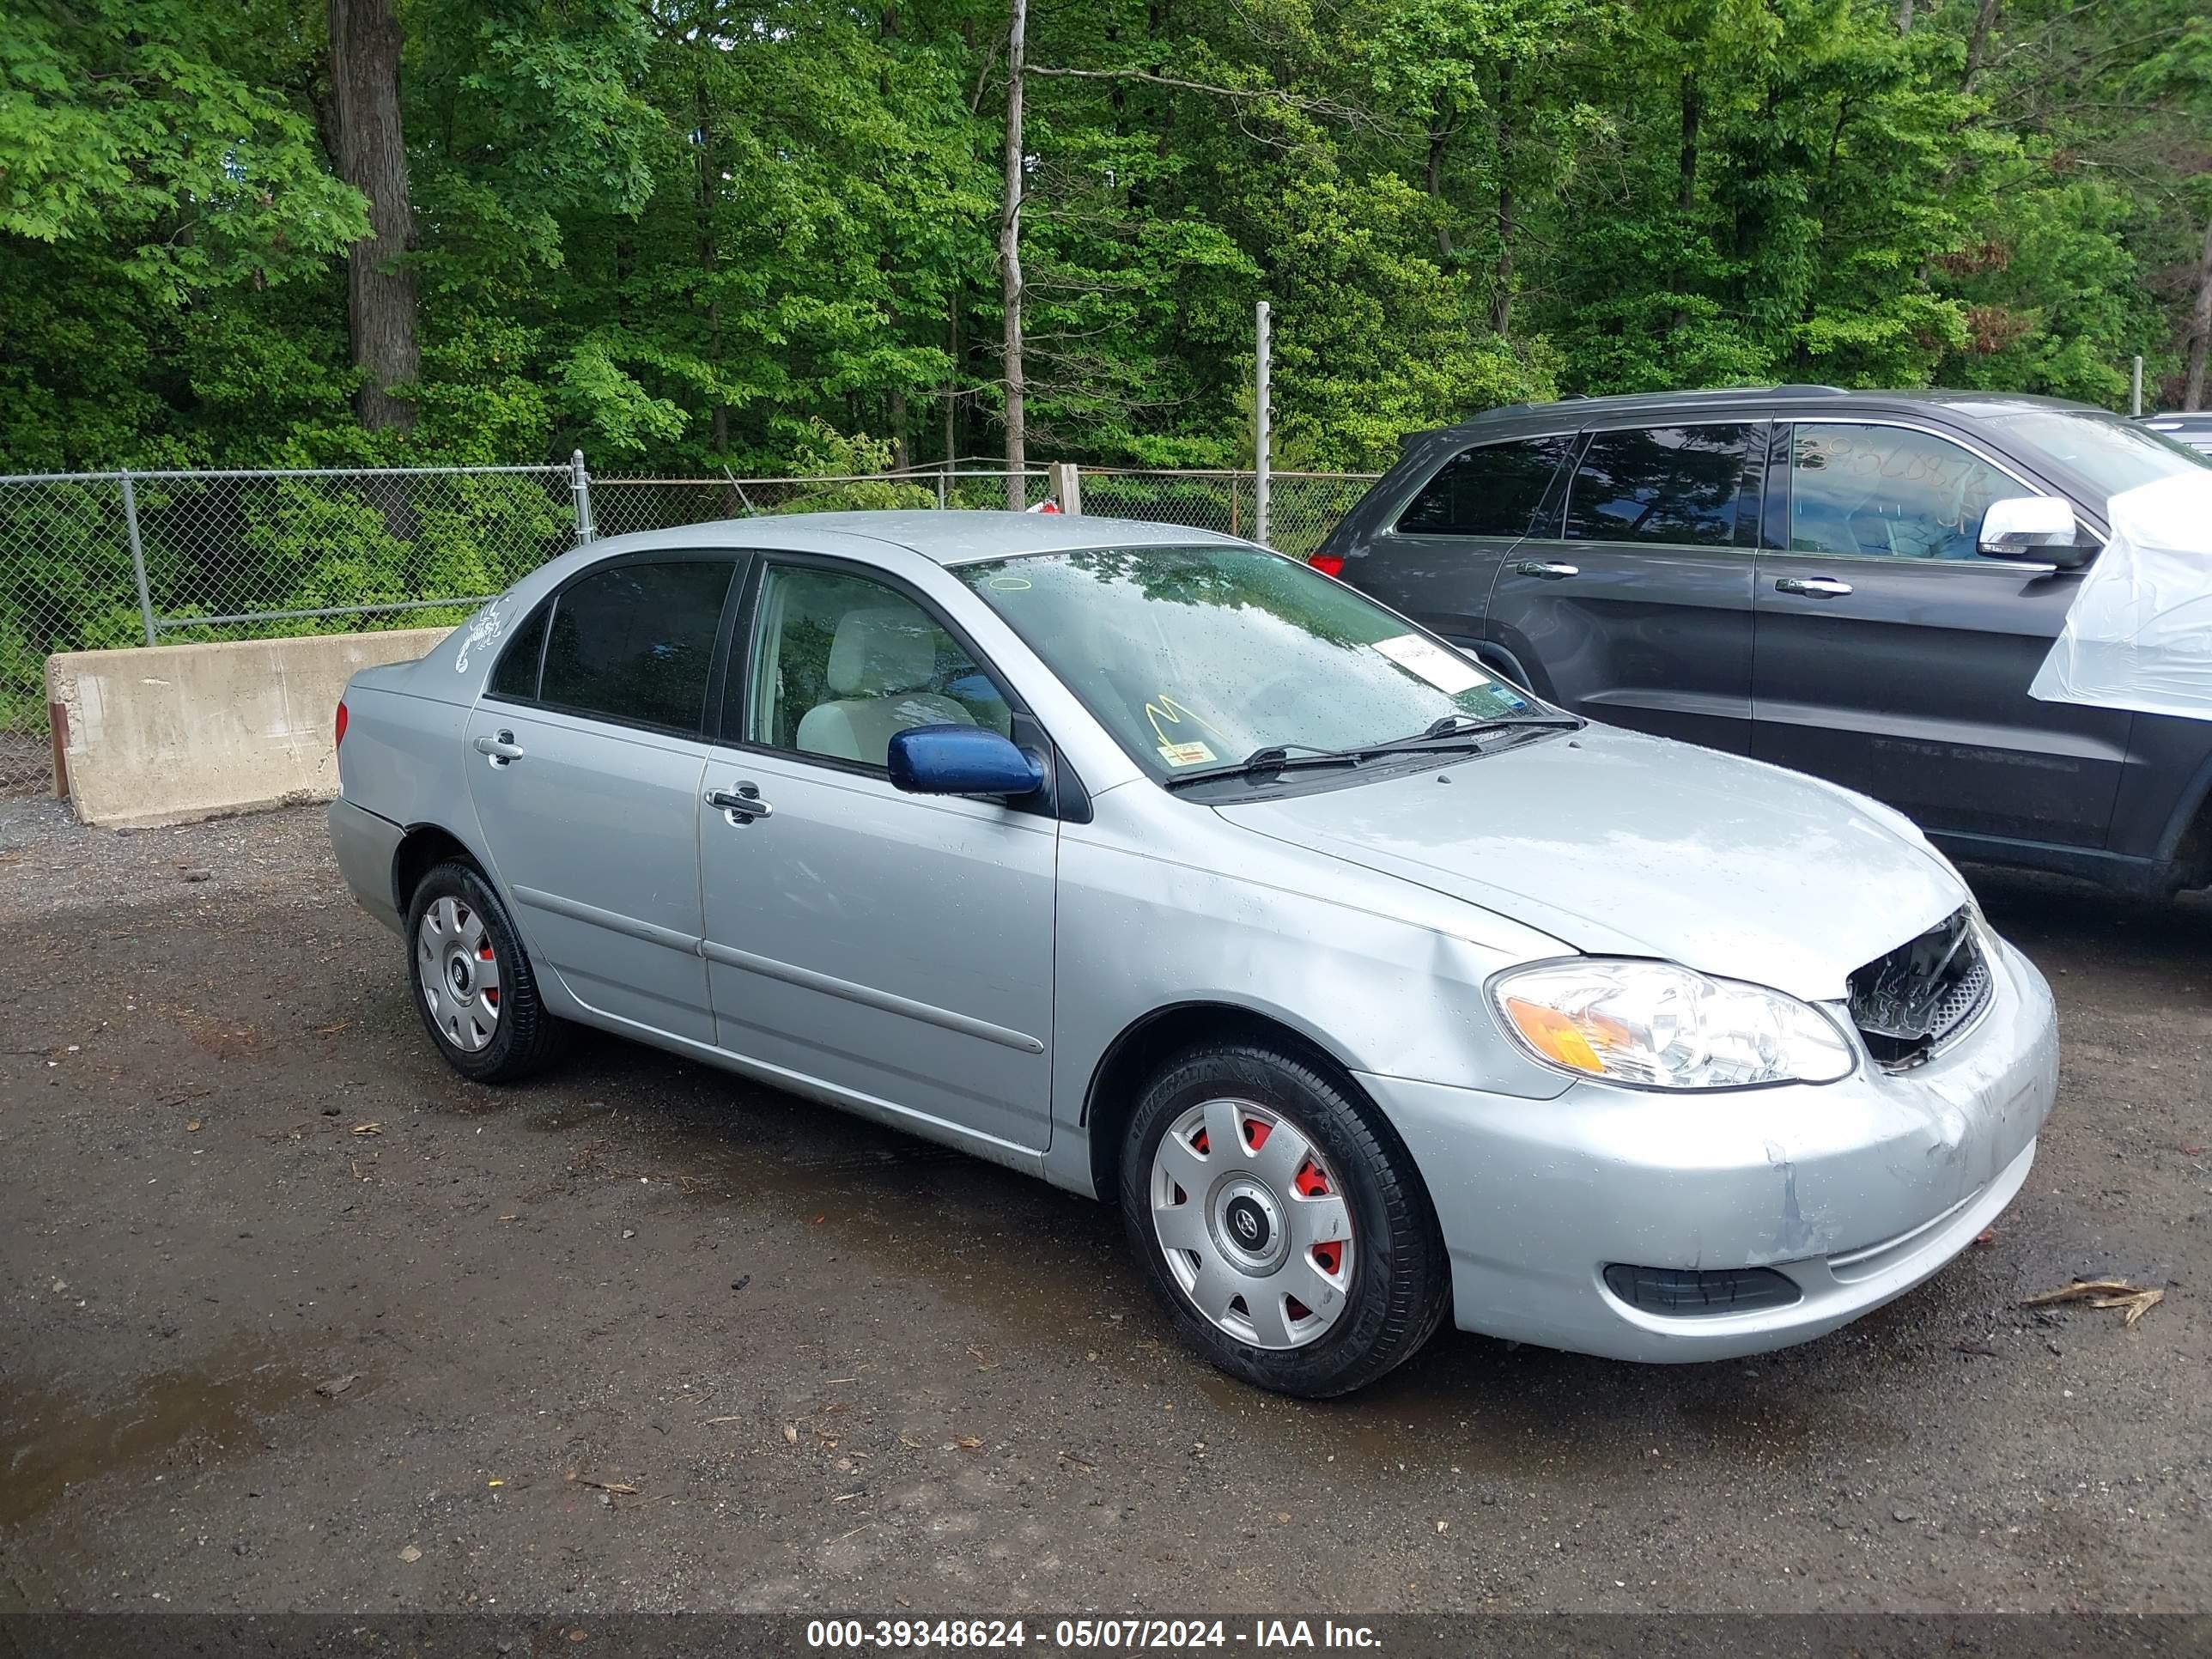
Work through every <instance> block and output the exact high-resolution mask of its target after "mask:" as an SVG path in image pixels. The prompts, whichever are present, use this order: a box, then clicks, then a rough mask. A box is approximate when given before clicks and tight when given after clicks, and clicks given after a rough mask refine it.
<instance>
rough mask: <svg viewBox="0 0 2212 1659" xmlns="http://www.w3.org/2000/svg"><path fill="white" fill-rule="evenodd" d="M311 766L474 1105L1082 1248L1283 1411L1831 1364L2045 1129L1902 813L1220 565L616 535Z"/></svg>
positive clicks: (2035, 982)
mask: <svg viewBox="0 0 2212 1659" xmlns="http://www.w3.org/2000/svg"><path fill="white" fill-rule="evenodd" d="M338 730H339V733H340V746H339V750H338V765H339V773H340V777H341V779H342V784H343V794H342V796H341V798H340V799H338V800H337V802H336V803H335V804H334V805H332V807H331V836H332V840H333V842H334V843H335V845H336V848H337V856H338V862H339V864H340V866H341V867H342V868H343V871H344V873H345V876H346V878H347V880H348V882H349V884H350V885H351V887H352V889H353V890H354V892H355V893H356V895H357V896H358V897H359V899H360V901H361V902H362V904H364V905H365V906H367V907H368V909H369V910H370V911H372V912H373V913H374V915H377V916H378V917H380V919H381V920H383V921H385V922H386V924H388V925H389V926H390V927H392V928H393V929H395V930H396V931H397V932H398V933H399V934H400V935H401V937H402V938H403V939H404V944H405V951H406V963H407V970H408V974H409V976H410V984H411V986H412V987H413V991H414V1000H415V1004H416V1008H417V1010H418V1012H420V1013H421V1015H422V1022H423V1024H424V1027H425V1029H426V1030H428V1033H429V1035H430V1037H431V1039H432V1041H433V1042H435V1043H436V1045H437V1046H438V1048H439V1050H440V1052H441V1053H442V1054H444V1055H445V1057H446V1059H447V1060H448V1061H450V1062H451V1063H452V1064H453V1066H454V1067H456V1068H457V1069H458V1070H459V1071H460V1072H461V1073H463V1074H464V1075H465V1076H467V1077H470V1078H472V1079H478V1080H480V1081H483V1082H485V1083H504V1082H507V1081H510V1080H513V1079H520V1078H522V1077H525V1076H526V1075H528V1074H529V1073H532V1072H533V1071H535V1070H537V1069H538V1068H539V1067H541V1066H544V1065H546V1064H547V1063H548V1062H550V1061H551V1060H553V1059H554V1058H555V1057H556V1055H557V1054H558V1053H559V1051H560V1049H561V1047H562V1040H563V1038H564V1036H566V1034H567V1033H568V1031H569V1030H571V1029H572V1028H573V1027H574V1026H576V1025H590V1026H595V1027H598V1028H599V1029H601V1030H608V1031H612V1032H617V1033H619V1034H621V1035H623V1036H629V1037H634V1038H636V1039H638V1040H639V1041H641V1042H649V1043H653V1044H655V1045H657V1046H659V1047H661V1048H666V1049H670V1050H671V1051H673V1052H675V1053H678V1054H686V1055H690V1056H692V1057H694V1058H696V1059H700V1060H706V1061H708V1062H710V1063H712V1064H714V1065H717V1066H725V1067H727V1068H728V1069H729V1070H731V1071H732V1072H736V1073H742V1074H744V1075H745V1076H747V1077H750V1078H752V1079H757V1080H759V1081H762V1082H764V1083H769V1084H773V1085H776V1086H778V1087H781V1088H784V1089H787V1090H791V1091H795V1092H797V1093H799V1094H801V1095H805V1096H808V1097H811V1098H813V1099H815V1100H817V1101H819V1102H822V1103H825V1104H827V1105H830V1106H835V1107H839V1108H842V1109H845V1110H847V1111H851V1112H856V1113H859V1114H860V1115H864V1116H867V1117H871V1118H874V1119H877V1120H878V1121H882V1122H884V1123H888V1124H891V1125H894V1126H896V1127H899V1128H902V1129H905V1130H908V1131H910V1132H912V1133H916V1134H921V1135H926V1136H928V1137H930V1138H932V1139H936V1140H940V1141H943V1142H945V1143H946V1144H948V1145H951V1146H957V1147H959V1148H962V1149H963V1150H964V1151H967V1152H972V1153H974V1154H975V1155H976V1156H978V1157H981V1158H989V1159H992V1160H994V1161H995V1162H998V1163H1001V1164H1007V1165H1010V1166H1012V1168H1015V1169H1018V1170H1025V1171H1027V1172H1029V1173H1030V1174H1033V1175H1037V1176H1042V1177H1044V1178H1045V1179H1046V1180H1048V1181H1050V1182H1054V1183H1055V1184H1057V1185H1060V1186H1062V1187H1066V1188H1070V1189H1071V1190H1073V1191H1076V1192H1079V1193H1085V1194H1095V1195H1097V1196H1098V1197H1100V1198H1103V1199H1107V1200H1110V1201H1114V1202H1117V1203H1118V1204H1119V1205H1120V1206H1121V1211H1122V1213H1123V1215H1124V1217H1125V1218H1126V1219H1127V1227H1128V1235H1129V1239H1130V1243H1131V1245H1132V1248H1133V1249H1134V1251H1135V1252H1136V1254H1137V1255H1138V1257H1139V1260H1140V1261H1142V1263H1143V1266H1144V1271H1145V1273H1146V1275H1147V1277H1148V1278H1149V1279H1151V1281H1152V1284H1153V1285H1154V1287H1155V1288H1156V1290H1157V1291H1158V1293H1159V1295H1160V1296H1161V1297H1162V1298H1163V1300H1164V1304H1165V1305H1166V1307H1167V1308H1168V1310H1169V1311H1170V1315H1171V1316H1172V1317H1173V1319H1174V1321H1175V1322H1176V1325H1177V1326H1178V1327H1179V1328H1181V1330H1182V1332H1183V1334H1185V1335H1186V1336H1187V1337H1188V1339H1189V1340H1190V1341H1191V1342H1192V1343H1193V1344H1194V1346H1196V1347H1197V1348H1198V1349H1199V1350H1200V1351H1201V1352H1203V1353H1204V1354H1205V1355H1206V1357H1207V1358H1210V1359H1211V1360H1212V1362H1213V1363H1214V1364H1218V1365H1219V1366H1221V1367H1222V1368H1224V1369H1225V1370H1229V1371H1231V1372H1233V1373H1234V1374H1236V1375H1237V1376H1242V1377H1244V1378H1246V1379H1249V1381H1251V1382H1253V1383H1258V1384H1260V1385H1261V1386H1264V1387H1267V1388H1271V1389H1282V1390H1285V1391H1287V1392H1291V1393H1295V1394H1302V1395H1334V1394H1340V1393H1343V1392H1346V1391H1347V1390H1349V1389H1356V1388H1358V1387H1359V1386H1361V1385H1362V1384H1364V1383H1368V1382H1370V1381H1372V1380H1373V1379H1374V1378H1376V1377H1377V1376H1381V1375H1382V1374H1383V1373H1384V1372H1385V1371H1387V1370H1389V1369H1390V1368H1391V1367H1392V1366H1394V1365H1396V1364H1400V1363H1401V1361H1403V1360H1404V1359H1405V1358H1407V1356H1409V1355H1410V1354H1412V1353H1413V1352H1415V1351H1416V1350H1418V1349H1419V1347H1420V1346H1421V1345H1422V1344H1423V1343H1424V1342H1425V1341H1426V1340H1428V1338H1429V1336H1430V1335H1431V1334H1432V1333H1433V1332H1434V1331H1435V1330H1436V1328H1437V1326H1438V1325H1439V1324H1440V1323H1441V1322H1443V1320H1444V1319H1445V1318H1446V1317H1447V1316H1449V1317H1450V1318H1451V1319H1452V1320H1453V1322H1455V1323H1456V1324H1457V1325H1459V1326H1460V1327H1461V1328H1463V1329H1466V1330H1471V1331H1483V1332H1488V1333H1490V1334H1494V1335H1497V1336H1502V1337H1510V1338H1515V1339H1518V1340H1526V1341H1534V1342H1540V1343H1545V1344H1549V1345H1552V1346H1557V1347H1561V1348H1568V1349H1574V1350H1578V1351H1581V1352H1589V1353H1595V1354H1605V1355H1611V1356H1614V1357H1617V1358H1623V1359H1635V1360H1691V1359H1711V1358H1723V1357H1727V1356H1731V1355H1740V1354H1745V1353H1749V1352H1757V1351H1759V1350H1763V1349H1769V1348H1774V1347H1779V1346H1784V1345H1785V1344H1788V1343H1792V1342H1800V1341H1803V1340H1807V1339H1808V1338H1812V1337H1816V1336H1819V1335H1820V1334H1823V1333H1825V1332H1827V1331H1831V1330H1833V1329H1835V1328H1837V1327H1838V1326H1839V1325H1842V1324H1843V1323H1844V1322H1846V1321H1848V1320H1850V1319H1853V1318H1855V1317H1857V1316H1859V1315H1861V1314H1863V1313H1864V1312H1866V1311H1867V1310H1869V1309H1871V1308H1874V1307H1876V1306H1878V1305H1880V1304H1882V1303H1884V1302H1886V1301H1887V1300H1889V1299H1890V1298H1891V1297H1895V1296H1897V1295H1899V1294H1900V1293H1902V1292H1903V1291H1906V1290H1908V1289H1909V1288H1911V1286H1912V1285H1916V1284H1917V1283H1919V1282H1920V1281H1921V1280H1922V1279H1925V1278H1927V1277H1928V1276H1929V1274H1930V1273H1934V1272H1936V1269H1937V1268H1939V1267H1942V1265H1943V1264H1944V1263H1945V1262H1946V1261H1948V1260H1949V1259H1950V1258H1951V1257H1952V1256H1953V1255H1955V1254H1957V1252H1958V1251H1959V1250H1960V1249H1962V1248H1963V1247H1964V1246H1965V1245H1966V1243H1967V1242H1968V1241H1970V1240H1971V1239H1972V1238H1973V1237H1975V1236H1976V1235H1977V1234H1978V1233H1979V1232H1980V1231H1982V1230H1983V1229H1984V1227H1986V1226H1987V1225H1989V1224H1990V1221H1991V1219H1992V1218H1994V1217H1996V1214H1997V1213H1998V1212H1999V1211H2001V1210H2002V1209H2003V1208H2004V1206H2006V1204H2007V1203H2008V1202H2009V1201H2010V1200H2011V1199H2012V1196H2013V1194H2015V1193H2016V1192H2017V1191H2019V1189H2020V1187H2021V1182H2023V1181H2024V1180H2025V1179H2026V1178H2027V1170H2028V1166H2029V1164H2030V1163H2031V1161H2032V1160H2033V1158H2034V1156H2035V1141H2036V1135H2037V1133H2038V1132H2039V1128H2040V1127H2041V1125H2042V1123H2043V1121H2044V1119H2045V1116H2046V1115H2048V1113H2049V1112H2050V1109H2051V1102H2052V1097H2053V1095H2054V1092H2055V1091H2056V1086H2057V1041H2056V1037H2055V1036H2054V1027H2053V1018H2052V1010H2051V996H2050V993H2049V990H2048V988H2047V987H2045V984H2044V981H2043V979H2042V976H2041V975H2039V974H2038V973H2037V972H2036V970H2035V969H2034V968H2033V966H2031V965H2030V964H2029V963H2028V962H2027V959H2026V958H2025V957H2022V956H2021V954H2020V953H2019V952H2018V951H2015V950H2014V949H2013V948H2012V947H2011V946H2010V945H2008V944H2006V943H2005V942H2004V941H2003V940H2002V939H1999V938H1998V937H1997V936H1996V933H1993V932H1991V931H1990V928H1989V927H1988V926H1987V925H1986V924H1985V923H1984V921H1983V920H1982V917H1981V915H1980V913H1979V912H1978V909H1977V908H1976V907H1975V905H1974V902H1973V900H1972V896H1971V895H1970V894H1969V893H1968V891H1967V890H1966V886H1965V885H1964V884H1963V883H1961V882H1960V878H1959V877H1958V874H1957V872H1955V871H1954V870H1953V869H1952V867H1951V866H1949V865H1948V863H1947V862H1946V861H1945V860H1943V858H1942V856H1941V855H1939V854H1937V853H1936V852H1935V851H1934V849H1932V848H1930V847H1929V844H1928V842H1926V841H1925V840H1924V839H1923V837H1922V836H1921V835H1920V834H1919V832H1918V831H1917V830H1916V829H1914V828H1913V827H1912V825H1911V823H1909V822H1907V821H1906V820H1905V818H1903V817H1900V816H1899V814H1898V813H1896V812H1894V811H1891V810H1890V809H1888V808H1887V807H1885V806H1882V805H1878V804H1877V803H1875V802H1873V801H1870V800H1868V799H1864V798H1863V797H1859V796H1856V795H1853V794H1850V793H1847V792H1845V791H1843V790H1840V789H1837V788H1834V787H1831V786H1829V785H1826V784H1824V783H1820V782H1818V781H1814V780H1813V779H1810V778H1806V777H1801V776H1798V775H1795V774H1792V773H1788V772H1784V771H1780V770H1778V769H1773V768H1771V767H1767V766H1763V765H1759V764H1757V763H1753V762H1750V761H1746V760H1741V759H1738V758H1735V757H1729V756H1725V755H1721V754H1716V753H1713V752H1711V751H1709V750H1703V749H1697V748H1692V747H1689V746H1687V745H1685V744H1676V743H1670V742H1666V741H1663V740H1661V739H1657V738H1648V737H1644V736H1640V735H1637V734H1633V733H1631V732H1622V731H1618V730H1613V729H1611V728H1607V727H1605V726H1596V725H1591V724H1587V723H1585V722H1583V721H1582V720H1577V719H1576V718H1574V717H1573V716H1571V715H1568V714H1563V713H1562V712H1560V711H1559V710H1558V709H1555V708H1550V707H1548V706H1547V705H1545V704H1543V703H1542V702H1539V701H1538V700H1537V699H1536V698H1534V696H1531V695H1530V694H1529V693H1528V692H1527V691H1525V690H1521V689H1520V688H1518V687H1516V686H1514V685H1511V684H1506V683H1504V682H1502V681H1499V680H1498V679H1496V678H1492V676H1490V675H1489V674H1487V673H1486V672H1485V671H1483V670H1482V669H1480V667H1478V666H1476V665H1474V664H1473V663H1471V662H1470V661H1468V659H1466V658H1465V657H1464V656H1463V655H1462V654H1461V653H1458V652H1456V651H1455V650H1454V649H1453V648H1452V647H1450V646H1449V645H1448V644H1447V643H1446V642H1444V641H1442V640H1439V639H1437V638H1436V637H1435V636H1433V635H1430V634H1427V633H1426V632H1425V631H1424V630H1422V629H1420V628H1419V627H1416V626H1415V625H1414V624H1413V623H1409V622H1408V621H1407V620H1406V619H1405V618H1404V617H1400V616H1397V615H1395V613H1393V612H1391V611H1387V610H1385V609H1383V608H1382V607H1381V606H1379V605H1376V604H1374V603H1373V602H1372V601H1370V600H1369V599H1365V598H1364V597H1362V596H1361V595H1360V594H1358V593H1357V592H1353V591H1352V589H1350V588H1348V587H1346V586H1343V585H1341V584H1340V583H1338V582H1336V581H1334V580H1331V579H1330V578H1328V577H1327V576H1325V575H1322V574H1320V573H1318V572H1316V571H1314V570H1312V569H1310V568H1307V567H1305V566H1304V565H1302V564H1299V563H1297V562H1295V561H1293V560H1291V559H1287V558H1284V557H1282V556H1279V555H1277V554H1274V553H1271V552H1269V551H1267V550H1265V549H1263V548H1260V547H1255V546H1254V545H1252V544H1249V543H1246V542H1241V541H1237V540H1234V539H1231V538H1226V537H1219V536H1209V535H1206V534H1203V533H1201V532H1193V531H1188V530H1182V529H1175V528H1170V527H1165V526H1152V525H1140V524H1129V523H1119V522H1115V521H1113V520H1102V519H1091V518H1083V517H1075V518H1048V517H1036V516H1025V515H1019V514H1011V513H915V514H888V513H873V514H842V515H836V516H828V515H824V516H816V517H798V518H775V519H766V520H761V519H756V520H745V521H742V522H733V523H728V524H719V525H706V526H698V527H696V528H693V529H688V530H681V531H670V532H659V533H656V534H653V535H647V536H635V537H625V538H621V539H618V540H615V541H609V542H602V543H599V544H594V545H592V546H590V547H586V548H583V549H580V550H577V551H575V552H573V553H570V554H568V555H567V556H564V557H562V558H560V559H557V560H556V561H554V562H552V563H550V564H549V565H547V566H546V567H545V568H543V569H541V570H539V571H538V572H537V573H536V574H533V575H532V576H531V577H529V578H528V579H526V580H524V581H522V582H520V583H519V584H517V585H516V586H515V587H514V588H513V590H512V591H510V592H507V593H506V594H503V595H502V596H501V597H500V598H499V599H497V600H495V601H494V602H493V603H492V604H490V605H487V606H485V607H484V609H483V611H481V612H479V613H478V614H477V616H476V617H474V618H473V619H472V620H471V622H469V623H466V624H465V625H464V626H463V627H462V628H460V629H457V630H456V631H455V632H454V634H453V635H452V636H450V637H449V638H448V639H447V641H445V642H444V643H443V644H442V645H441V646H440V647H438V649H437V650H436V651H435V652H434V653H432V654H431V655H430V656H428V657H427V658H425V659H422V661H420V662H416V663H412V664H408V665H400V666H393V667H380V668H371V669H368V670H365V671H363V672H362V673H361V674H359V675H358V676H356V678H355V679H354V681H353V683H352V684H351V685H350V686H349V688H348V690H347V692H346V696H345V701H344V703H343V706H342V708H340V710H339V712H338Z"/></svg>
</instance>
